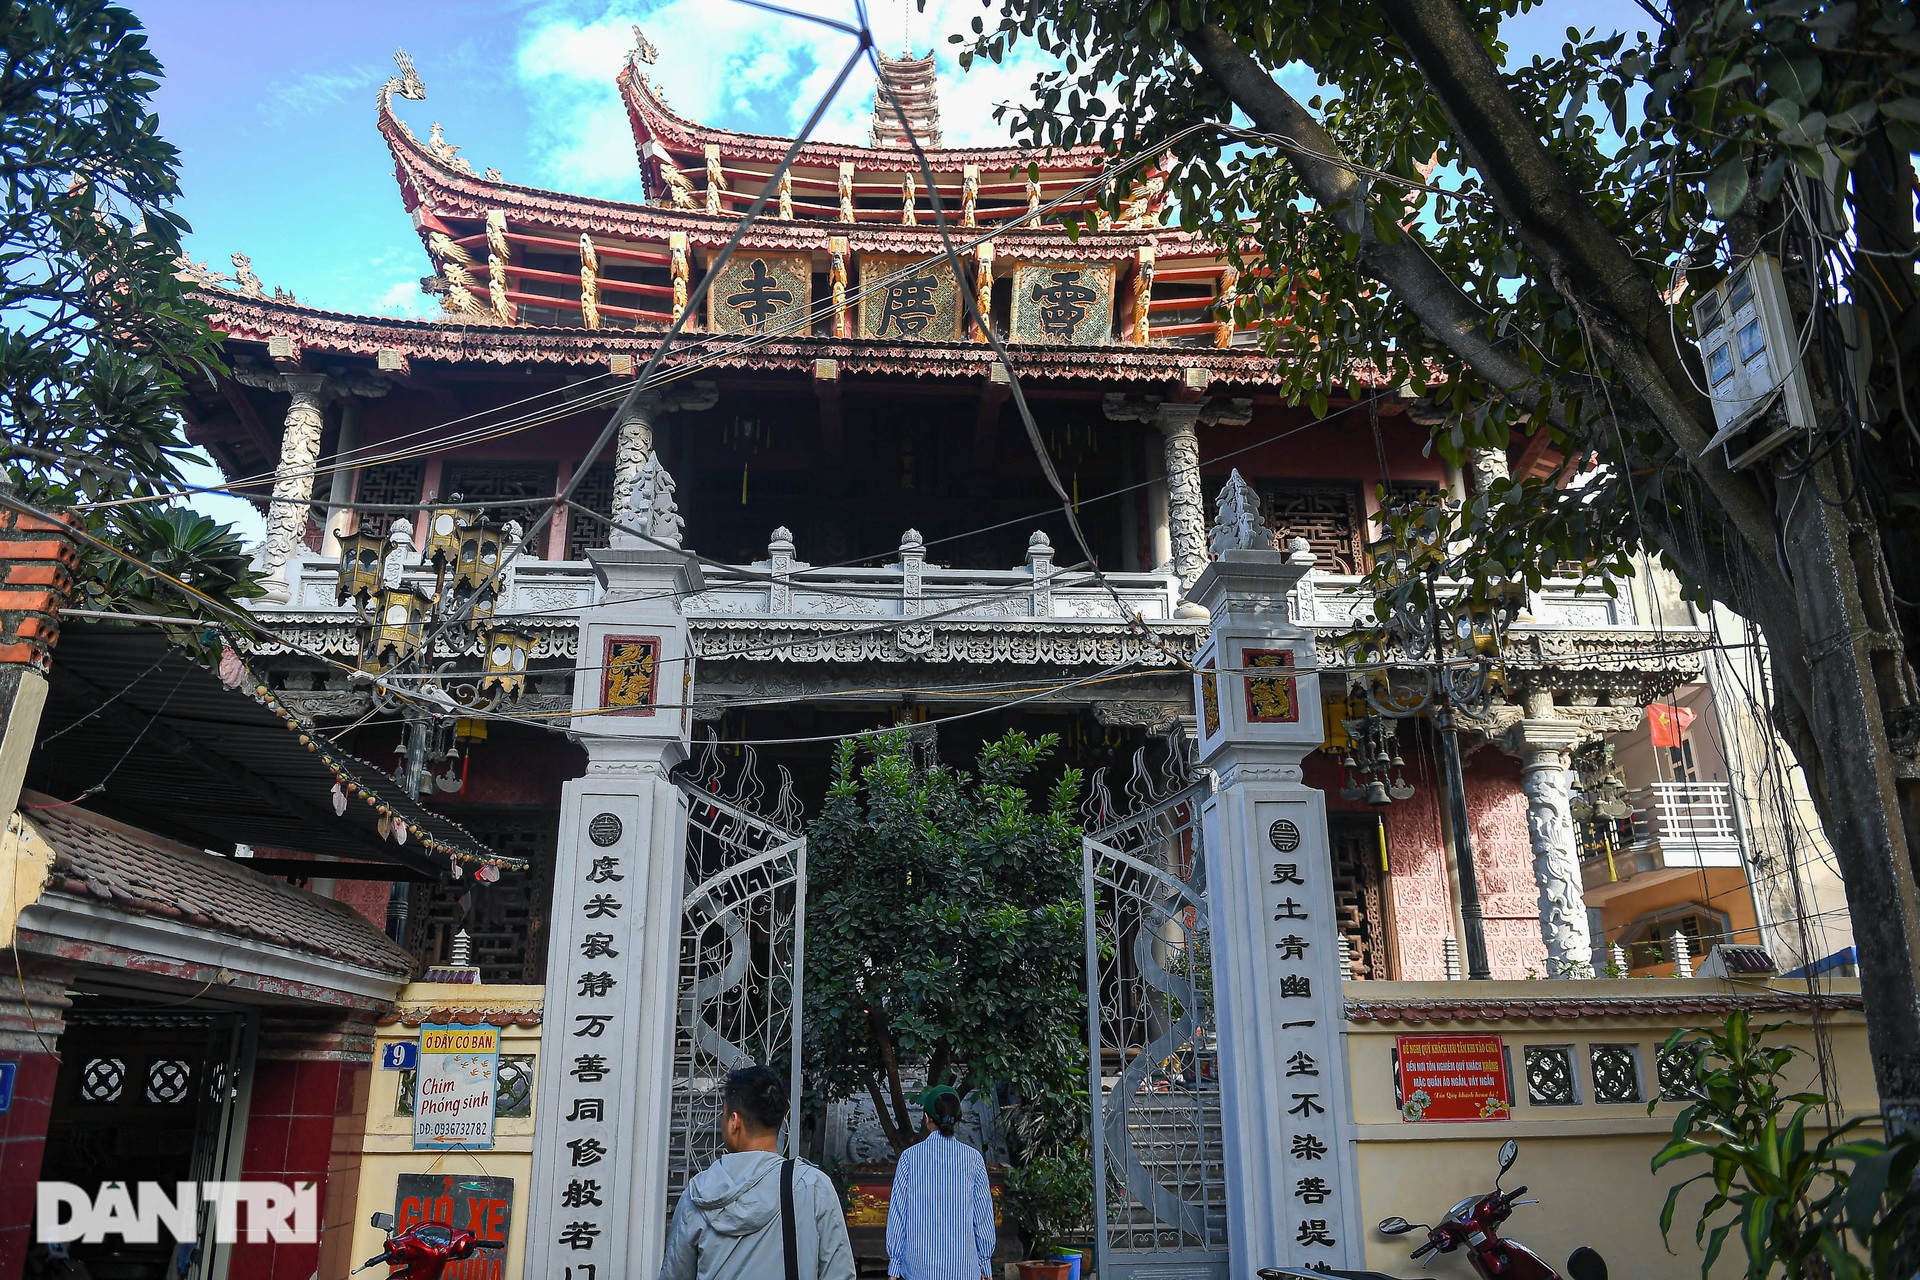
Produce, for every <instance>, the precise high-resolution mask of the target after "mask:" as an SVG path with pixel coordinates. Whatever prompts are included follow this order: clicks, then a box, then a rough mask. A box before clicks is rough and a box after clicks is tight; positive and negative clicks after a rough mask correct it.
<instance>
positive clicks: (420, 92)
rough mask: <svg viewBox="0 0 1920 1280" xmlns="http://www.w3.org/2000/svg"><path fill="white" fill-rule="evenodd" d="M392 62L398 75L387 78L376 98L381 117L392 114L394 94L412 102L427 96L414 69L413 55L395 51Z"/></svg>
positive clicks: (398, 50)
mask: <svg viewBox="0 0 1920 1280" xmlns="http://www.w3.org/2000/svg"><path fill="white" fill-rule="evenodd" d="M393 62H394V65H395V66H397V67H399V68H400V74H399V75H397V76H388V77H387V82H386V83H385V84H383V85H381V86H380V92H379V93H378V94H377V95H376V98H377V100H378V101H379V104H380V114H381V115H392V114H393V95H394V94H396V93H397V94H399V95H400V96H401V97H403V98H407V99H409V100H411V101H413V102H420V101H422V100H423V99H425V98H426V96H427V86H426V85H424V84H422V83H421V82H420V73H419V72H418V71H416V70H415V69H414V66H413V55H412V54H410V53H408V52H407V51H406V50H405V49H395V50H394V51H393Z"/></svg>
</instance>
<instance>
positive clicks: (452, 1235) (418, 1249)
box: [349, 1213, 480, 1280]
mask: <svg viewBox="0 0 1920 1280" xmlns="http://www.w3.org/2000/svg"><path fill="white" fill-rule="evenodd" d="M373 1225H374V1228H375V1229H376V1230H379V1231H384V1232H386V1233H387V1245H386V1248H384V1249H382V1250H381V1251H380V1252H379V1253H377V1254H375V1255H374V1256H373V1257H371V1258H368V1259H367V1260H366V1261H365V1262H363V1263H361V1264H360V1265H359V1266H357V1267H355V1268H354V1269H353V1270H352V1272H350V1273H349V1274H352V1275H359V1274H360V1273H361V1272H362V1271H365V1270H366V1269H367V1268H368V1267H371V1266H374V1265H376V1264H378V1263H382V1262H384V1263H386V1264H387V1266H388V1267H390V1268H392V1269H391V1270H389V1271H388V1272H387V1280H440V1273H441V1272H443V1271H445V1270H446V1269H447V1264H448V1263H449V1262H458V1261H460V1260H461V1259H462V1258H471V1257H472V1256H473V1255H474V1254H475V1253H476V1252H478V1250H479V1248H480V1238H479V1237H478V1236H476V1235H474V1234H473V1232H471V1231H468V1230H466V1229H465V1228H464V1227H447V1226H442V1225H441V1224H440V1223H438V1222H416V1223H414V1224H413V1225H412V1226H410V1227H408V1228H407V1229H406V1230H405V1231H402V1232H400V1233H399V1234H398V1235H396V1234H394V1230H393V1227H394V1221H393V1215H392V1214H390V1213H376V1214H374V1215H373Z"/></svg>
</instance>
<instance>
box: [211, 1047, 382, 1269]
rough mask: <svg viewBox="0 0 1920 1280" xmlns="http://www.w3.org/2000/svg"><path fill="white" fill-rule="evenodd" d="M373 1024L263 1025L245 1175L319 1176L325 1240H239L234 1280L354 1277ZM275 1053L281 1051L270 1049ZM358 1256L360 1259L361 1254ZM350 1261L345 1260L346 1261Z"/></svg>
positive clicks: (294, 1179)
mask: <svg viewBox="0 0 1920 1280" xmlns="http://www.w3.org/2000/svg"><path fill="white" fill-rule="evenodd" d="M372 1036H373V1028H372V1026H371V1025H365V1026H362V1025H359V1024H353V1025H350V1026H347V1027H344V1028H333V1029H328V1030H316V1029H314V1028H312V1027H311V1026H310V1025H300V1026H287V1027H284V1028H283V1027H277V1026H274V1025H273V1023H272V1021H271V1020H269V1021H268V1022H267V1023H266V1024H264V1025H263V1026H262V1027H261V1049H262V1056H261V1057H260V1058H259V1060H258V1061H257V1062H256V1063H255V1064H254V1069H253V1095H252V1102H251V1106H250V1108H249V1111H248V1115H247V1137H246V1143H245V1147H244V1154H243V1155H242V1157H241V1173H240V1176H241V1177H242V1178H246V1179H249V1180H258V1181H262V1182H284V1183H288V1184H289V1185H293V1186H298V1185H299V1184H300V1183H303V1182H311V1183H313V1184H314V1185H315V1192H316V1195H317V1197H318V1199H319V1203H320V1240H319V1243H317V1244H268V1243H260V1244H248V1243H246V1242H245V1241H244V1239H243V1240H242V1241H241V1242H240V1243H238V1244H235V1245H234V1246H233V1254H232V1262H231V1263H230V1265H229V1267H228V1276H229V1277H230V1280H311V1278H312V1277H313V1276H315V1275H320V1276H323V1277H334V1276H344V1275H345V1274H346V1273H347V1271H349V1270H350V1269H351V1268H352V1266H353V1262H348V1261H346V1259H347V1257H348V1254H349V1251H350V1247H351V1243H352V1238H353V1227H354V1223H355V1221H356V1219H357V1217H358V1214H357V1213H356V1204H357V1195H358V1191H359V1184H360V1148H361V1145H362V1140H363V1138H364V1136H365V1133H366V1122H367V1092H368V1087H369V1083H370V1082H369V1078H368V1077H369V1076H370V1074H371V1068H372V1053H373V1049H372V1043H373V1041H372ZM268 1054H273V1055H274V1056H271V1057H269V1056H266V1055H268ZM354 1261H356V1262H357V1261H358V1259H355V1260H354ZM343 1263H344V1265H341V1264H343Z"/></svg>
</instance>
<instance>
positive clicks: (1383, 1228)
mask: <svg viewBox="0 0 1920 1280" xmlns="http://www.w3.org/2000/svg"><path fill="white" fill-rule="evenodd" d="M1411 1230H1413V1224H1412V1223H1411V1222H1408V1221H1407V1220H1406V1219H1405V1218H1382V1219H1380V1234H1381V1235H1383V1236H1403V1235H1405V1234H1407V1232H1409V1231H1411Z"/></svg>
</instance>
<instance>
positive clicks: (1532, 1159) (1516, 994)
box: [327, 979, 1876, 1280]
mask: <svg viewBox="0 0 1920 1280" xmlns="http://www.w3.org/2000/svg"><path fill="white" fill-rule="evenodd" d="M1779 987H1780V989H1781V990H1782V991H1786V992H1792V991H1794V990H1795V989H1796V986H1795V984H1792V983H1781V984H1779ZM1801 990H1804V988H1801ZM1830 990H1832V991H1834V992H1835V993H1837V994H1850V993H1856V992H1858V990H1859V984H1858V982H1853V981H1847V980H1838V981H1835V982H1833V983H1832V984H1831V985H1830ZM1764 991H1765V988H1762V987H1759V986H1758V985H1757V984H1752V983H1743V984H1740V985H1739V986H1737V987H1736V986H1735V985H1733V984H1728V983H1724V982H1717V981H1712V980H1708V979H1693V980H1691V981H1681V980H1676V979H1625V980H1618V981H1582V982H1573V981H1560V982H1544V981H1543V982H1473V983H1469V982H1446V983H1441V982H1349V983H1347V984H1345V995H1346V998H1347V1000H1348V1001H1350V1002H1357V1003H1360V1004H1383V1003H1391V1004H1419V1003H1427V1002H1434V1001H1447V1002H1466V1003H1471V1004H1476V1005H1483V1006H1487V1005H1497V1006H1500V1007H1502V1008H1506V1009H1512V1008H1514V1007H1515V1006H1525V1005H1527V1004H1530V1003H1535V1002H1551V1003H1554V1004H1556V1005H1558V1004H1563V1003H1565V1002H1567V1001H1583V1002H1584V1001H1590V1000H1632V999H1636V998H1638V999H1643V1000H1644V999H1649V998H1656V997H1669V998H1671V997H1702V996H1708V997H1711V996H1727V995H1733V994H1737V993H1739V992H1746V993H1764ZM541 996H542V991H541V989H540V988H539V987H473V986H438V985H429V984H424V983H416V984H414V985H412V986H409V987H407V988H406V989H405V990H403V991H402V992H401V999H400V1007H401V1009H402V1010H429V1009H457V1008H475V1009H495V1010H509V1009H511V1010H527V1009H538V1008H539V1007H540V1004H541ZM1755 1016H1756V1020H1757V1021H1759V1022H1763V1023H1764V1022H1786V1023H1789V1024H1795V1025H1798V1026H1802V1027H1803V1026H1804V1023H1805V1017H1804V1015H1803V1014H1792V1013H1760V1014H1756V1015H1755ZM1717 1021H1718V1017H1717V1016H1715V1015H1695V1016H1684V1015H1669V1016H1655V1017H1647V1016H1621V1015H1618V1014H1613V1013H1608V1014H1607V1015H1605V1016H1583V1017H1566V1016H1556V1017H1552V1018H1542V1019H1535V1018H1528V1017H1518V1016H1512V1015H1511V1014H1510V1015H1509V1016H1506V1017H1500V1018H1481V1019H1475V1020H1470V1021H1452V1022H1422V1023H1418V1024H1413V1023H1407V1022H1371V1021H1364V1022H1352V1023H1350V1024H1349V1026H1348V1039H1347V1045H1348V1059H1349V1062H1350V1064H1351V1067H1352V1071H1353V1096H1354V1119H1355V1123H1356V1136H1357V1138H1358V1142H1359V1160H1358V1163H1359V1175H1360V1197H1361V1214H1362V1219H1363V1221H1365V1222H1367V1223H1369V1224H1370V1223H1373V1222H1377V1221H1378V1220H1379V1219H1381V1218H1384V1217H1387V1216H1389V1215H1393V1214H1398V1215H1401V1216H1403V1217H1406V1218H1408V1219H1409V1220H1411V1221H1414V1222H1431V1221H1433V1220H1434V1219H1435V1218H1436V1217H1437V1216H1438V1215H1439V1214H1441V1213H1443V1212H1445V1210H1446V1209H1447V1208H1448V1207H1450V1206H1451V1205H1452V1204H1453V1203H1454V1202H1455V1201H1457V1200H1461V1199H1463V1198H1465V1197H1467V1196H1469V1195H1473V1194H1476V1193H1479V1192H1483V1191H1485V1190H1487V1189H1488V1188H1489V1187H1490V1186H1491V1185H1492V1183H1493V1175H1494V1172H1495V1167H1496V1166H1495V1153H1496V1152H1497V1150H1498V1149H1499V1146H1500V1143H1501V1142H1503V1141H1505V1140H1506V1139H1507V1138H1517V1139H1519V1142H1520V1160H1519V1163H1518V1164H1517V1165H1516V1166H1515V1167H1514V1170H1513V1172H1512V1173H1511V1174H1510V1175H1508V1178H1507V1183H1506V1185H1508V1186H1510V1187H1511V1186H1517V1185H1520V1184H1525V1185H1526V1186H1527V1187H1528V1188H1529V1191H1528V1194H1529V1195H1530V1196H1535V1195H1537V1196H1539V1197H1540V1198H1541V1200H1542V1201H1543V1203H1541V1204H1539V1205H1525V1206H1522V1207H1521V1208H1519V1209H1518V1210H1517V1211H1516V1212H1515V1213H1514V1215H1513V1217H1512V1218H1511V1219H1510V1220H1509V1221H1508V1223H1507V1230H1508V1231H1510V1232H1511V1234H1512V1236H1513V1238H1514V1239H1516V1240H1519V1241H1520V1242H1522V1243H1523V1244H1526V1245H1527V1246H1529V1247H1530V1248H1532V1249H1534V1250H1535V1251H1537V1252H1538V1253H1539V1254H1540V1255H1541V1256H1542V1257H1544V1258H1546V1259H1547V1260H1548V1261H1549V1262H1551V1263H1553V1264H1554V1265H1556V1266H1559V1265H1561V1264H1562V1263H1564V1262H1565V1260H1566V1257H1567V1254H1568V1253H1569V1252H1571V1251H1572V1250H1573V1248H1574V1247H1575V1246H1577V1245H1581V1244H1587V1245H1591V1246H1593V1247H1594V1248H1597V1249H1599V1250H1600V1252H1601V1253H1602V1255H1603V1256H1605V1257H1606V1259H1607V1262H1608V1264H1609V1266H1610V1267H1611V1268H1612V1272H1613V1274H1614V1275H1616V1276H1631V1277H1649V1278H1650V1277H1666V1276H1673V1277H1689V1276H1696V1275H1698V1274H1699V1265H1700V1264H1699V1255H1698V1253H1697V1251H1696V1250H1695V1248H1694V1245H1693V1234H1692V1225H1691V1224H1692V1222H1693V1220H1694V1219H1693V1217H1692V1216H1690V1215H1691V1214H1693V1213H1695V1212H1697V1210H1698V1207H1699V1203H1700V1200H1699V1199H1696V1200H1694V1201H1692V1202H1691V1203H1683V1206H1682V1208H1681V1210H1680V1211H1679V1213H1678V1214H1677V1215H1676V1217H1675V1231H1674V1248H1675V1250H1676V1253H1677V1254H1678V1256H1674V1255H1670V1254H1668V1253H1667V1252H1666V1250H1665V1249H1664V1248H1663V1247H1662V1245H1661V1242H1660V1230H1659V1218H1660V1206H1661V1204H1662V1202H1663V1201H1664V1199H1665V1197H1666V1192H1667V1188H1668V1187H1669V1186H1671V1185H1673V1184H1674V1183H1675V1182H1678V1181H1679V1180H1680V1179H1681V1178H1683V1177H1685V1176H1687V1174H1688V1173H1690V1172H1693V1170H1690V1169H1683V1170H1673V1169H1670V1170H1667V1171H1665V1172H1663V1173H1662V1174H1660V1175H1658V1176H1656V1175H1654V1174H1652V1173H1651V1172H1650V1171H1649V1169H1648V1167H1647V1166H1648V1161H1649V1160H1650V1159H1651V1157H1652V1156H1653V1154H1654V1152H1656V1151H1658V1150H1659V1149H1660V1147H1661V1145H1662V1144H1663V1143H1664V1142H1665V1140H1666V1138H1667V1135H1668V1132H1669V1130H1670V1128H1671V1125H1672V1116H1673V1114H1674V1112H1675V1111H1677V1110H1678V1109H1679V1106H1678V1104H1676V1103H1661V1104H1659V1105H1658V1106H1657V1107H1656V1108H1655V1113H1654V1114H1653V1115H1652V1116H1649V1115H1648V1114H1647V1107H1646V1104H1645V1103H1644V1102H1643V1103H1614V1104H1604V1103H1597V1102H1594V1101H1592V1078H1591V1072H1590V1070H1589V1068H1588V1065H1587V1056H1586V1055H1587V1046H1588V1045H1590V1044H1593V1043H1605V1044H1634V1045H1637V1046H1638V1047H1639V1053H1640V1067H1641V1080H1642V1088H1643V1093H1645V1094H1646V1095H1648V1096H1651V1095H1652V1094H1654V1093H1656V1092H1657V1090H1658V1082H1657V1079H1656V1077H1655V1075H1654V1051H1655V1049H1656V1047H1657V1046H1658V1045H1659V1044H1660V1043H1661V1042H1662V1041H1664V1040H1665V1039H1666V1038H1667V1036H1668V1035H1670V1034H1671V1033H1672V1032H1673V1031H1675V1030H1676V1029H1679V1028H1682V1027H1692V1026H1700V1025H1703V1024H1705V1023H1709V1022H1717ZM1829 1027H1830V1030H1831V1036H1832V1043H1833V1051H1834V1059H1835V1066H1836V1070H1837V1083H1838V1091H1837V1092H1838V1100H1839V1102H1840V1104H1841V1107H1842V1118H1846V1117H1851V1116H1857V1115H1866V1114H1871V1113H1872V1112H1873V1110H1874V1108H1875V1106H1876V1098H1875V1094H1874V1088H1873V1077H1872V1070H1871V1067H1870V1065H1869V1062H1868V1058H1867V1045H1866V1026H1865V1023H1864V1021H1863V1019H1862V1017H1861V1015H1860V1014H1859V1013H1857V1012H1842V1013H1835V1014H1833V1015H1831V1017H1830V1021H1829ZM1461 1031H1472V1032H1477V1033H1481V1034H1492V1035H1499V1036H1500V1037H1502V1039H1503V1040H1504V1042H1505V1044H1506V1046H1507V1050H1508V1056H1509V1059H1510V1062H1511V1071H1512V1074H1513V1087H1514V1118H1513V1119H1511V1120H1506V1121H1492V1122H1484V1123H1442V1122H1422V1123H1418V1124H1409V1123H1406V1122H1404V1121H1402V1120H1401V1119H1400V1114H1399V1112H1398V1111H1397V1110H1396V1109H1395V1106H1394V1089H1393V1049H1394V1043H1395V1037H1396V1036H1398V1035H1407V1034H1424V1033H1443V1032H1461ZM418 1036H419V1028H418V1027H414V1026H408V1025H406V1024H404V1023H401V1022H389V1023H386V1024H383V1025H382V1026H381V1027H380V1029H379V1039H378V1042H377V1043H376V1046H375V1055H376V1056H375V1062H376V1063H377V1062H378V1054H379V1051H380V1047H381V1046H383V1045H385V1044H387V1043H391V1042H393V1041H403V1040H417V1039H418ZM1784 1038H1785V1039H1786V1040H1787V1041H1788V1042H1789V1043H1798V1044H1802V1045H1807V1044H1809V1043H1810V1041H1809V1039H1808V1038H1807V1037H1806V1036H1805V1035H1804V1034H1800V1035H1791V1034H1789V1035H1787V1036H1785V1037H1784ZM1529 1044H1551V1045H1572V1046H1573V1047H1574V1050H1575V1053H1574V1059H1575V1064H1576V1066H1575V1069H1576V1074H1577V1075H1578V1077H1579V1082H1580V1083H1579V1087H1580V1093H1581V1098H1582V1101H1581V1102H1580V1103H1579V1104H1578V1105H1575V1106H1565V1107H1535V1106H1532V1105H1531V1104H1530V1103H1529V1102H1528V1101H1527V1090H1526V1075H1525V1071H1526V1067H1525V1054H1524V1052H1523V1050H1524V1048H1525V1046H1527V1045H1529ZM539 1047H540V1029H539V1027H537V1026H534V1027H506V1028H505V1029H504V1030H503V1032H502V1035H501V1052H502V1053H503V1054H530V1055H537V1054H538V1053H539ZM1797 1069H1798V1070H1800V1071H1801V1072H1802V1074H1803V1076H1804V1077H1805V1079H1804V1081H1799V1082H1796V1083H1797V1084H1805V1085H1810V1084H1811V1083H1812V1062H1811V1060H1810V1059H1807V1060H1803V1061H1802V1062H1801V1063H1800V1064H1798V1066H1797ZM537 1075H538V1068H537V1066H536V1081H535V1096H536V1097H537V1096H538V1080H537ZM398 1083H399V1072H396V1071H381V1070H377V1069H376V1070H375V1072H374V1075H373V1088H372V1091H371V1095H370V1098H369V1102H368V1116H367V1137H366V1147H365V1151H366V1156H365V1160H364V1162H363V1164H362V1166H361V1173H360V1196H359V1204H360V1207H359V1214H360V1221H359V1223H358V1224H357V1225H356V1228H355V1232H356V1234H355V1239H354V1255H353V1256H354V1259H355V1261H356V1262H357V1261H358V1260H360V1259H363V1258H368V1257H371V1256H373V1255H374V1254H375V1253H377V1252H379V1250H380V1235H379V1233H378V1232H376V1231H374V1230H373V1228H372V1227H371V1226H369V1225H367V1218H368V1216H369V1215H371V1214H373V1213H374V1212H376V1211H386V1212H391V1211H392V1209H393V1199H394V1188H395V1184H396V1179H397V1178H398V1176H399V1175H400V1174H401V1173H442V1172H446V1173H459V1174H488V1175H492V1176H494V1177H507V1178H512V1179H513V1180H514V1204H513V1213H514V1219H513V1227H512V1229H511V1235H510V1240H511V1247H510V1248H509V1249H508V1258H507V1270H506V1277H505V1280H525V1277H524V1269H523V1266H522V1253H523V1248H522V1246H523V1244H524V1241H525V1234H524V1224H525V1220H526V1203H527V1194H528V1177H529V1174H530V1172H531V1166H532V1154H531V1153H532V1141H533V1127H534V1119H533V1118H531V1117H529V1118H523V1119H503V1120H500V1121H498V1122H497V1124H496V1126H495V1145H494V1149H493V1150H491V1151H484V1152H473V1153H459V1152H436V1151H422V1152H415V1151H414V1150H413V1149H412V1148H413V1126H412V1120H411V1118H410V1117H406V1116H398V1115H395V1114H394V1100H395V1096H396V1091H397V1086H398ZM1417 1243H1419V1237H1418V1236H1402V1237H1399V1238H1388V1237H1385V1236H1379V1235H1376V1234H1374V1233H1372V1232H1371V1231H1369V1233H1368V1241H1367V1265H1368V1266H1370V1267H1374V1268H1377V1269H1379V1270H1383V1271H1385V1272H1387V1273H1388V1274H1390V1275H1412V1274H1414V1273H1415V1272H1416V1271H1417V1270H1418V1267H1417V1264H1411V1263H1409V1262H1408V1260H1407V1256H1406V1255H1407V1254H1408V1253H1409V1252H1411V1251H1412V1249H1413V1247H1414V1245H1416V1244H1417ZM1723 1269H1724V1270H1728V1272H1729V1274H1731V1272H1732V1269H1733V1264H1732V1263H1727V1264H1723ZM1428 1274H1430V1275H1432V1276H1434V1277H1436V1278H1437V1280H1446V1278H1447V1277H1456V1276H1458V1277H1464V1276H1466V1275H1467V1274H1468V1270H1467V1266H1466V1263H1465V1262H1464V1261H1463V1260H1461V1259H1459V1258H1453V1259H1446V1260H1441V1261H1436V1262H1435V1263H1434V1264H1433V1266H1432V1267H1431V1268H1430V1269H1429V1272H1428ZM327 1280H334V1278H332V1277H328V1278H327Z"/></svg>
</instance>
